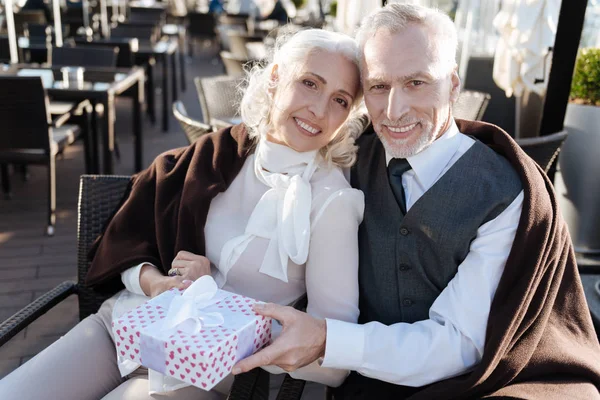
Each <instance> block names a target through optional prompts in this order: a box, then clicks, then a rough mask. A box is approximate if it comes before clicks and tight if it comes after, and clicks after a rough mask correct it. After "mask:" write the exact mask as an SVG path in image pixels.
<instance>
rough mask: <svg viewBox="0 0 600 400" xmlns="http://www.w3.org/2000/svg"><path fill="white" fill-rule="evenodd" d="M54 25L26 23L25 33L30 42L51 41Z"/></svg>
mask: <svg viewBox="0 0 600 400" xmlns="http://www.w3.org/2000/svg"><path fill="white" fill-rule="evenodd" d="M53 30H54V29H52V26H50V25H46V24H34V23H30V24H25V30H24V32H23V33H24V35H25V36H26V37H28V38H29V44H34V43H50V42H52V39H53V36H54V34H53Z"/></svg>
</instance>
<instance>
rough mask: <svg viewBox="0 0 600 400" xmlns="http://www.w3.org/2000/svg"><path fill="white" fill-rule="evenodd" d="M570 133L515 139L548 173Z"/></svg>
mask: <svg viewBox="0 0 600 400" xmlns="http://www.w3.org/2000/svg"><path fill="white" fill-rule="evenodd" d="M568 133H569V132H568V131H566V130H564V131H560V132H557V133H553V134H551V135H546V136H538V137H532V138H523V139H515V140H516V142H517V143H518V144H519V146H521V148H522V149H523V150H524V151H525V153H527V155H528V156H529V157H531V158H532V159H533V160H534V161H535V162H536V163H538V165H539V166H540V167H542V169H543V170H544V172H546V173H547V172H548V171H549V170H550V167H551V166H552V163H553V162H554V161H555V160H556V158H557V157H558V154H559V153H560V148H561V147H562V145H563V142H564V141H565V139H566V138H567V135H568Z"/></svg>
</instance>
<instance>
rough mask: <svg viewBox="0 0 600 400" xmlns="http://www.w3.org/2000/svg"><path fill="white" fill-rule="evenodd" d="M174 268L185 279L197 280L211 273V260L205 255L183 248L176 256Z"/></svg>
mask: <svg viewBox="0 0 600 400" xmlns="http://www.w3.org/2000/svg"><path fill="white" fill-rule="evenodd" d="M171 268H172V269H175V268H176V269H177V271H178V273H179V276H176V277H178V278H182V279H184V280H191V281H195V280H196V279H198V278H200V277H201V276H204V275H210V261H209V260H208V258H206V257H204V256H199V255H197V254H194V253H190V252H189V251H183V250H181V251H180V252H179V253H177V255H176V256H175V259H174V260H173V263H172V264H171Z"/></svg>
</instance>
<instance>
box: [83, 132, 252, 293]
mask: <svg viewBox="0 0 600 400" xmlns="http://www.w3.org/2000/svg"><path fill="white" fill-rule="evenodd" d="M251 144H252V142H251V141H250V140H249V139H248V137H247V134H246V130H245V129H244V128H243V126H242V125H237V126H235V127H233V128H227V129H223V130H220V131H219V132H216V133H210V134H206V135H203V136H201V137H200V138H199V139H198V140H197V141H196V142H195V143H194V144H192V145H190V146H188V147H184V148H180V149H175V150H171V151H168V152H166V153H163V154H161V155H160V156H158V157H157V158H156V159H155V160H154V162H153V163H152V165H151V166H150V167H149V168H147V169H145V170H144V171H142V172H140V173H139V174H137V175H134V176H133V177H132V183H131V193H130V194H129V197H128V198H127V199H126V200H125V201H124V203H123V205H122V206H121V208H120V209H119V211H118V212H117V213H116V214H115V215H114V217H113V218H112V220H111V221H110V223H109V224H108V225H107V227H106V230H105V232H104V233H103V234H102V236H100V237H99V238H98V239H97V240H96V242H95V243H94V245H93V246H92V249H91V250H90V257H93V260H92V264H91V266H90V269H89V271H88V274H87V277H86V282H85V283H86V285H89V286H94V287H95V288H96V289H97V290H99V291H102V292H109V293H110V292H116V291H117V290H119V289H121V288H123V284H122V283H121V279H120V275H119V274H120V273H121V272H123V271H125V270H126V269H127V268H130V267H132V266H134V265H137V264H140V263H142V262H149V263H152V264H154V265H156V266H157V267H159V268H160V269H161V270H162V271H163V272H164V273H165V275H166V273H167V271H168V270H169V269H170V268H171V267H170V265H171V262H172V261H173V259H174V258H175V255H176V254H177V252H179V251H180V250H187V251H190V252H192V253H195V254H200V255H205V248H204V229H203V228H204V224H205V223H206V216H207V215H208V207H209V205H210V202H211V200H212V199H213V198H214V197H215V196H216V195H217V194H218V193H220V192H223V191H225V190H226V189H227V188H228V187H229V185H230V184H231V182H232V181H233V179H234V178H235V177H236V175H237V174H238V172H239V171H240V169H241V168H242V166H243V165H244V161H245V160H246V156H247V155H248V153H249V151H250V149H251ZM240 201H243V199H240Z"/></svg>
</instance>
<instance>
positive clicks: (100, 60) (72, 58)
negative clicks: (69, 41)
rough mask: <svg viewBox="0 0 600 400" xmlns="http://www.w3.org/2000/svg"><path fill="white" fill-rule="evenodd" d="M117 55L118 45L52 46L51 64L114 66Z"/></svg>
mask: <svg viewBox="0 0 600 400" xmlns="http://www.w3.org/2000/svg"><path fill="white" fill-rule="evenodd" d="M118 55H119V48H118V47H113V48H110V47H103V48H92V47H79V46H77V47H54V48H53V49H52V65H54V66H61V65H67V66H80V67H106V68H115V67H116V66H117V57H118Z"/></svg>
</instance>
